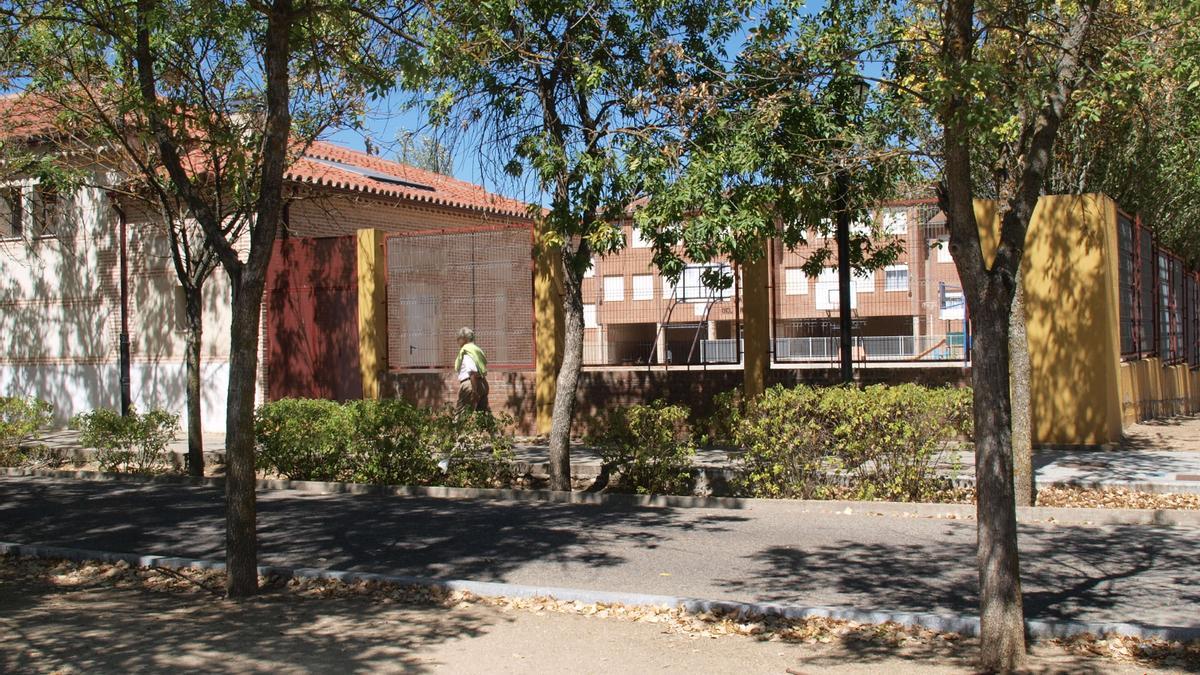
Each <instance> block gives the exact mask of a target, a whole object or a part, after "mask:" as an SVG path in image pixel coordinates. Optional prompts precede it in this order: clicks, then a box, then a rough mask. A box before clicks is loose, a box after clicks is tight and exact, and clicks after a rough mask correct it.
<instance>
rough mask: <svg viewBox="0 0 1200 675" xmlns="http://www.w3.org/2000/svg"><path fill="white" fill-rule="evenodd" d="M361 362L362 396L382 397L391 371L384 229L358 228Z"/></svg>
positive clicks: (359, 346) (367, 397)
mask: <svg viewBox="0 0 1200 675" xmlns="http://www.w3.org/2000/svg"><path fill="white" fill-rule="evenodd" d="M357 234H358V363H359V368H360V369H361V370H362V388H363V393H362V396H363V398H365V399H369V398H376V399H377V398H379V397H380V392H381V387H380V380H381V378H382V375H383V373H384V372H385V371H387V367H388V365H387V350H388V345H387V336H388V327H387V264H386V260H387V254H386V252H385V251H384V249H383V247H384V240H383V235H384V233H383V232H381V231H380V230H359V231H358V233H357Z"/></svg>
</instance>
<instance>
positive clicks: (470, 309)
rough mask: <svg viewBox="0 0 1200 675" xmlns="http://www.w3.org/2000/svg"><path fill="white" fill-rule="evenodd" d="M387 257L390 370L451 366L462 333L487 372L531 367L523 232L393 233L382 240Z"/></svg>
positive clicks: (529, 260) (528, 242)
mask: <svg viewBox="0 0 1200 675" xmlns="http://www.w3.org/2000/svg"><path fill="white" fill-rule="evenodd" d="M386 251H387V298H388V300H387V304H388V363H389V366H390V368H391V369H393V370H405V369H414V368H416V369H420V368H448V367H450V366H451V365H452V364H453V363H454V358H455V356H456V354H457V353H458V342H457V333H458V329H460V328H462V327H464V326H465V327H469V328H472V329H473V330H474V331H475V336H476V342H477V343H478V344H479V346H480V347H482V348H483V350H484V351H485V352H486V353H487V355H488V364H489V366H491V367H493V368H494V367H504V368H531V367H532V366H533V362H534V313H533V255H532V251H533V232H532V230H531V229H530V228H529V227H528V226H512V227H491V228H476V229H460V230H437V231H428V232H406V233H399V234H394V235H390V236H389V237H388V238H387V243H386Z"/></svg>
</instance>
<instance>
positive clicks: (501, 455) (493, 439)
mask: <svg viewBox="0 0 1200 675" xmlns="http://www.w3.org/2000/svg"><path fill="white" fill-rule="evenodd" d="M512 424H513V420H512V417H511V416H509V415H506V414H502V415H500V416H495V415H493V414H492V413H490V412H475V413H467V414H458V413H456V412H455V411H454V410H453V409H449V408H447V409H445V410H442V411H440V412H437V413H434V414H433V415H432V417H431V421H430V424H429V426H428V427H427V429H426V434H425V438H424V442H425V446H426V447H427V448H428V449H429V452H430V455H431V456H432V457H433V458H434V460H435V462H437V464H438V466H439V470H440V471H441V472H442V473H441V474H440V476H439V477H438V478H437V479H436V483H437V484H440V485H448V486H451V487H504V486H507V485H508V483H509V481H510V480H511V478H512V462H513V459H514V455H513V443H512V437H511V436H509V435H508V434H506V433H504V429H506V428H508V427H511V426H512Z"/></svg>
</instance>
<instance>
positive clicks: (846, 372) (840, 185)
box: [835, 169, 854, 384]
mask: <svg viewBox="0 0 1200 675" xmlns="http://www.w3.org/2000/svg"><path fill="white" fill-rule="evenodd" d="M835 181H836V189H837V195H836V200H837V261H838V319H839V324H840V326H841V334H840V336H839V337H840V345H839V354H840V355H841V364H842V369H841V375H842V384H849V383H850V382H853V381H854V354H853V344H854V340H853V337H854V336H853V335H852V334H851V329H852V328H851V317H850V211H849V209H848V206H849V205H848V204H847V202H848V201H849V196H850V176H849V175H848V174H847V173H846V170H845V169H839V170H838V174H837V177H836V178H835Z"/></svg>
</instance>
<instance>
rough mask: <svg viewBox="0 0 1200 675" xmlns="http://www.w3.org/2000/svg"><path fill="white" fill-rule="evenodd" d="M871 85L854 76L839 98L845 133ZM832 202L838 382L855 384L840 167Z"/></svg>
mask: <svg viewBox="0 0 1200 675" xmlns="http://www.w3.org/2000/svg"><path fill="white" fill-rule="evenodd" d="M869 88H870V85H868V84H867V81H866V80H864V79H862V78H861V77H859V76H858V75H854V76H853V79H852V80H851V81H850V82H848V83H846V84H845V85H843V87H842V90H841V91H840V92H839V96H838V109H837V116H838V122H839V123H840V125H841V127H842V129H845V127H846V124H847V122H848V121H849V116H848V115H847V112H846V107H847V104H850V105H851V106H852V107H853V108H854V113H855V114H856V115H857V114H858V111H859V109H861V108H862V106H863V102H864V101H865V100H866V97H867V91H868V89H869ZM834 190H835V196H834V201H835V203H836V205H837V261H838V319H839V323H840V326H841V328H840V336H839V337H840V345H839V350H838V351H839V353H840V355H841V365H842V368H841V380H842V383H843V384H848V383H850V382H853V381H854V354H853V335H852V333H851V331H852V324H851V313H850V204H849V202H850V172H849V170H848V169H847V167H846V166H845V164H844V163H843V165H842V166H841V167H839V168H838V171H837V175H836V176H835V177H834Z"/></svg>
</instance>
